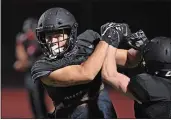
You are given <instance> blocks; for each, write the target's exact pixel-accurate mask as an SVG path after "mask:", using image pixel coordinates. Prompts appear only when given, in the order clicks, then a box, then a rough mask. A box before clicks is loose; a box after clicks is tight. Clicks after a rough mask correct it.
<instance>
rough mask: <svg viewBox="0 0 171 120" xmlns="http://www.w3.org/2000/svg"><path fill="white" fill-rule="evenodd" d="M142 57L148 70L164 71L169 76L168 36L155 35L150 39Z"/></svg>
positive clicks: (170, 51)
mask: <svg viewBox="0 0 171 120" xmlns="http://www.w3.org/2000/svg"><path fill="white" fill-rule="evenodd" d="M143 57H144V61H145V64H146V65H145V66H146V68H147V71H148V72H150V73H155V74H158V72H159V71H166V73H168V74H170V76H171V39H170V38H167V37H156V38H154V39H152V40H151V41H150V43H149V44H148V45H147V46H146V47H145V49H144V53H143ZM167 71H169V72H167Z"/></svg>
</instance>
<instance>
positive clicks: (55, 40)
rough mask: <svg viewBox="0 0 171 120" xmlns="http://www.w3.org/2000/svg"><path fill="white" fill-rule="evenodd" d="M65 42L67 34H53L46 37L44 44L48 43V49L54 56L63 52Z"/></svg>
mask: <svg viewBox="0 0 171 120" xmlns="http://www.w3.org/2000/svg"><path fill="white" fill-rule="evenodd" d="M67 40H68V34H64V33H54V34H49V35H47V36H46V42H48V43H50V47H51V49H52V52H53V53H54V54H55V53H59V52H63V51H64V49H65V47H66V43H67Z"/></svg>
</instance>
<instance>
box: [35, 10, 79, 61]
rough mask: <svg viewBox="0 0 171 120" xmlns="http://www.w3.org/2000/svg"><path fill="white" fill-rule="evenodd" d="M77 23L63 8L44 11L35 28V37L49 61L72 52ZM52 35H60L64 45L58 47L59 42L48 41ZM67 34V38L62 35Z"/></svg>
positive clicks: (75, 38) (75, 39)
mask: <svg viewBox="0 0 171 120" xmlns="http://www.w3.org/2000/svg"><path fill="white" fill-rule="evenodd" d="M77 26H78V24H77V22H76V20H75V18H74V16H73V15H72V14H71V13H70V12H69V11H68V10H66V9H64V8H59V7H57V8H51V9H48V10H47V11H45V12H44V13H43V14H42V15H41V17H40V19H39V21H38V26H37V28H36V35H37V38H38V42H39V43H40V45H41V47H42V50H43V53H44V54H45V55H46V56H48V57H49V58H50V59H54V58H57V57H58V56H62V55H64V54H65V53H67V52H68V51H70V50H72V49H73V48H74V46H75V44H76V42H77ZM54 34H62V35H63V40H62V41H66V43H65V45H63V46H60V45H59V42H61V41H56V42H55V43H53V42H52V41H49V39H50V37H51V38H52V36H53V35H54ZM65 34H67V36H68V37H67V38H64V35H65Z"/></svg>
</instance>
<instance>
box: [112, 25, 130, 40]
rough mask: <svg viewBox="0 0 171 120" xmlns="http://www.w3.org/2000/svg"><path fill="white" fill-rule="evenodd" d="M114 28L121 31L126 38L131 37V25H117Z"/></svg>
mask: <svg viewBox="0 0 171 120" xmlns="http://www.w3.org/2000/svg"><path fill="white" fill-rule="evenodd" d="M114 27H115V29H116V30H119V31H121V32H122V35H123V36H124V37H128V36H130V35H131V30H130V28H129V25H128V24H126V23H115V25H114Z"/></svg>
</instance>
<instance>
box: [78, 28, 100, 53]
mask: <svg viewBox="0 0 171 120" xmlns="http://www.w3.org/2000/svg"><path fill="white" fill-rule="evenodd" d="M77 39H78V46H79V47H80V48H81V50H82V52H84V53H85V54H88V55H89V54H91V53H92V52H93V51H94V49H95V47H96V45H97V43H98V42H99V40H100V35H99V34H98V33H97V32H95V31H93V30H86V31H85V32H83V33H82V34H80V35H79V36H78V37H77Z"/></svg>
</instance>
